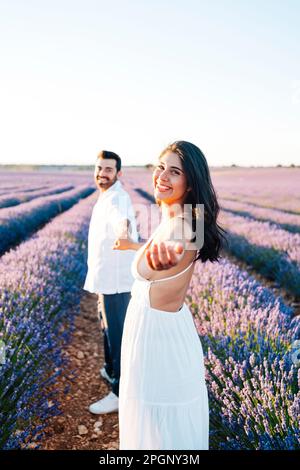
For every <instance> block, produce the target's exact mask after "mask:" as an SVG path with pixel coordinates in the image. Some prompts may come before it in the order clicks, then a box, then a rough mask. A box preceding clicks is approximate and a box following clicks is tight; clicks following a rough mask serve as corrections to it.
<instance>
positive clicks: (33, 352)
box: [0, 168, 300, 450]
mask: <svg viewBox="0 0 300 470" xmlns="http://www.w3.org/2000/svg"><path fill="white" fill-rule="evenodd" d="M123 172H124V176H123V177H122V183H123V184H124V186H125V189H126V190H127V191H128V192H129V193H130V195H131V198H132V202H133V203H134V205H135V209H136V215H137V218H138V222H139V226H140V234H141V236H142V237H143V238H145V237H147V236H148V235H149V227H148V226H147V220H148V219H149V214H150V212H149V210H150V205H151V202H152V184H151V172H150V171H149V170H146V169H144V168H125V169H124V171H123ZM212 178H213V182H214V184H215V187H216V190H217V194H218V196H219V201H220V205H221V212H220V224H221V225H222V226H223V227H224V228H225V229H226V230H227V231H228V238H229V245H228V247H227V248H226V250H224V251H223V253H222V259H221V261H220V263H209V262H208V263H205V264H200V262H199V263H198V264H197V266H196V269H195V273H194V276H193V278H192V283H191V286H190V289H189V291H188V294H187V302H188V304H189V306H190V308H191V311H192V313H193V316H194V321H195V325H196V328H197V331H198V333H199V336H200V338H201V342H202V345H203V349H204V352H205V362H206V370H207V377H206V378H207V385H208V389H209V396H210V448H211V449H234V450H235V449H236V450H239V449H246V450H253V449H255V450H258V449H264V450H277V449H287V450H293V449H300V391H299V386H300V368H299V366H300V359H299V357H298V356H299V355H300V311H299V305H300V303H299V302H300V233H299V231H300V230H299V227H300V185H299V181H300V169H298V168H274V169H265V168H264V169H253V168H251V169H241V168H227V169H215V170H213V171H212ZM0 183H1V187H0V250H1V253H2V256H1V258H0V284H1V293H0V348H1V345H2V357H1V356H0V422H1V428H0V448H3V449H13V448H26V447H27V446H28V445H29V444H30V442H31V441H32V440H33V439H35V440H37V439H39V438H41V439H42V436H43V428H44V426H45V423H46V422H47V419H48V418H49V417H51V416H52V415H55V414H56V413H58V405H59V404H58V403H57V402H56V396H55V394H53V388H52V385H53V384H54V383H55V382H56V379H57V377H58V376H59V375H60V374H61V373H62V371H63V370H64V367H63V366H64V358H63V354H62V352H63V349H64V346H65V344H66V343H67V342H68V341H69V339H70V337H71V336H72V332H73V330H74V319H75V316H76V315H77V314H78V312H79V308H78V307H79V302H80V297H81V294H82V285H83V280H84V276H85V272H86V254H87V233H88V224H89V219H90V216H91V211H92V207H93V205H94V203H95V200H96V197H97V194H96V193H94V192H93V189H94V186H93V178H92V174H88V173H85V174H80V173H79V172H78V173H73V174H71V173H70V174H63V173H56V174H54V173H46V174H43V173H41V172H36V173H34V172H32V173H25V172H24V173H22V174H17V173H9V172H2V173H0ZM1 201H2V205H1ZM155 213H156V214H157V220H158V209H157V208H156V209H155ZM241 263H243V266H244V268H241ZM250 271H251V273H250ZM256 273H257V276H256ZM274 285H275V286H276V289H273V286H274ZM297 340H298V341H299V343H297ZM3 345H5V354H4V348H3ZM0 354H1V349H0ZM4 355H5V357H4ZM1 359H2V363H1Z"/></svg>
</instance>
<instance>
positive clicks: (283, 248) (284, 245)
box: [220, 211, 300, 296]
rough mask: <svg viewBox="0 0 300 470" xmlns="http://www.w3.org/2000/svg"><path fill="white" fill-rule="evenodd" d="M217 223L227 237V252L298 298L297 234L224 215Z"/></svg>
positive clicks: (299, 244) (299, 243) (299, 254)
mask: <svg viewBox="0 0 300 470" xmlns="http://www.w3.org/2000/svg"><path fill="white" fill-rule="evenodd" d="M220 222H221V224H222V226H224V227H225V229H226V230H227V231H228V233H229V249H230V251H231V252H232V253H233V254H234V255H235V256H237V257H238V258H240V259H242V260H244V261H246V262H247V263H248V264H250V265H252V266H253V267H254V268H255V269H257V271H259V272H261V273H262V274H263V275H264V276H266V277H268V278H270V279H274V280H276V281H277V282H278V283H279V284H280V285H282V286H284V287H285V288H287V289H288V290H289V291H291V292H292V293H293V294H295V295H296V296H299V295H300V234H298V233H295V234H294V233H289V232H287V231H286V230H283V229H280V228H278V227H277V226H276V225H275V224H272V223H270V222H259V221H253V220H251V219H249V218H247V217H241V216H237V215H233V214H230V213H228V212H224V211H222V212H221V217H220Z"/></svg>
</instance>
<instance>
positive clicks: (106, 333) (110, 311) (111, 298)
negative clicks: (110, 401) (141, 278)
mask: <svg viewBox="0 0 300 470" xmlns="http://www.w3.org/2000/svg"><path fill="white" fill-rule="evenodd" d="M130 297H131V293H130V292H122V293H120V294H99V296H98V300H99V301H98V313H99V319H100V321H101V329H102V334H103V342H104V368H105V370H106V372H107V373H108V375H109V376H110V377H111V378H112V379H113V382H112V391H113V393H114V394H115V395H117V396H119V382H120V362H121V361H120V360H121V342H122V334H123V326H124V321H125V315H126V311H127V307H128V304H129V301H130Z"/></svg>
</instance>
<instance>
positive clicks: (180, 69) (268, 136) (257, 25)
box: [0, 0, 300, 166]
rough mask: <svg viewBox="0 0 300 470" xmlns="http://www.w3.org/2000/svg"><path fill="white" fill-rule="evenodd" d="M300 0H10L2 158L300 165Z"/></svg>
mask: <svg viewBox="0 0 300 470" xmlns="http://www.w3.org/2000/svg"><path fill="white" fill-rule="evenodd" d="M299 20H300V0H181V1H179V0H140V1H137V0H132V1H129V0H128V1H127V0H119V1H114V0H26V1H24V0H0V58H1V59H0V129H1V134H0V163H40V164H43V163H46V164H49V163H53V164H92V163H93V162H94V160H95V157H96V155H97V154H98V152H99V151H100V150H102V149H106V150H112V151H115V152H117V153H119V154H120V156H121V157H122V160H123V163H124V164H128V165H129V164H145V163H150V162H153V161H155V160H156V158H157V156H158V154H159V153H160V151H161V150H162V149H163V148H164V147H165V146H166V145H167V144H168V143H170V142H172V141H174V140H189V141H191V142H193V143H195V144H196V145H198V146H199V147H200V148H201V150H202V151H203V152H204V154H205V155H206V158H207V160H208V163H209V164H210V165H231V164H232V163H236V164H240V165H265V166H267V165H277V164H279V163H281V164H284V165H289V164H291V163H294V164H298V165H299V164H300V54H299V52H300V27H299V24H300V21H299Z"/></svg>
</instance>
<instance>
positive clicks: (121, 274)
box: [83, 181, 138, 294]
mask: <svg viewBox="0 0 300 470" xmlns="http://www.w3.org/2000/svg"><path fill="white" fill-rule="evenodd" d="M124 219H128V220H129V221H130V223H131V230H132V231H131V238H132V239H133V240H134V241H136V242H137V241H138V234H137V229H136V221H135V214H134V210H133V206H132V203H131V199H130V196H129V194H128V193H127V192H126V191H125V190H124V189H123V187H122V185H121V183H120V181H116V182H115V183H114V184H113V185H112V186H111V187H110V188H109V189H107V190H106V191H103V192H101V193H100V195H99V198H98V201H97V202H96V204H95V206H94V208H93V212H92V217H91V221H90V227H89V237H88V262H87V263H88V272H87V276H86V279H85V284H84V287H83V288H84V289H85V290H87V291H89V292H93V293H96V294H116V293H120V292H130V291H131V287H132V284H133V281H134V279H133V276H132V274H131V269H130V268H131V263H132V261H133V258H134V255H135V251H134V250H124V251H122V250H113V249H112V247H113V245H114V242H115V240H116V239H117V238H118V233H117V230H118V227H119V226H120V222H122V221H124Z"/></svg>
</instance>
